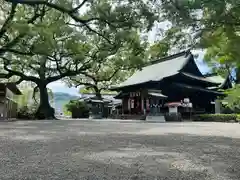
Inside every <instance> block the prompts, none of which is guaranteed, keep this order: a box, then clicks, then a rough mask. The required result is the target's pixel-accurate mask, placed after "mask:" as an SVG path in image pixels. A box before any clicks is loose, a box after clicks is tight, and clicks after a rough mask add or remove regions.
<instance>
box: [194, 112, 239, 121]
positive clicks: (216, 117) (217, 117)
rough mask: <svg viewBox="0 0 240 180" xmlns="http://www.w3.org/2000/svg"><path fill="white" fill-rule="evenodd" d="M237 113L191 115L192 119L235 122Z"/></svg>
mask: <svg viewBox="0 0 240 180" xmlns="http://www.w3.org/2000/svg"><path fill="white" fill-rule="evenodd" d="M237 117H238V115H237V114H201V115H195V116H193V121H203V122H230V121H235V122H237Z"/></svg>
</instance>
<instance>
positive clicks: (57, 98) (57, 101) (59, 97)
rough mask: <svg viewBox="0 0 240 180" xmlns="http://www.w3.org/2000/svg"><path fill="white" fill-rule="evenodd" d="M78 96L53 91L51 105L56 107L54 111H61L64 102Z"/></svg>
mask: <svg viewBox="0 0 240 180" xmlns="http://www.w3.org/2000/svg"><path fill="white" fill-rule="evenodd" d="M79 97H80V96H74V95H71V94H68V93H62V92H54V93H53V99H54V103H53V107H54V108H55V109H56V111H59V110H60V111H63V107H64V105H65V104H67V103H68V102H69V101H70V100H75V99H78V98H79Z"/></svg>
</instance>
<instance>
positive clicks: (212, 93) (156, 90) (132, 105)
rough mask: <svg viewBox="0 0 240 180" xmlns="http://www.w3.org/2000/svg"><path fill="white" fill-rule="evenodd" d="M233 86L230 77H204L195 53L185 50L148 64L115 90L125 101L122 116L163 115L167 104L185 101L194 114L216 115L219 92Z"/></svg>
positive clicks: (123, 101)
mask: <svg viewBox="0 0 240 180" xmlns="http://www.w3.org/2000/svg"><path fill="white" fill-rule="evenodd" d="M231 87H232V84H231V81H230V78H229V76H228V77H226V78H225V79H223V78H221V77H219V76H209V75H208V76H204V75H203V74H202V73H201V72H200V70H199V69H198V67H197V64H196V63H195V60H194V56H193V55H192V53H191V52H190V51H184V52H180V53H178V54H174V55H171V56H168V57H165V58H162V59H159V60H157V61H153V62H151V63H149V64H148V65H146V66H145V67H143V68H142V69H141V70H139V71H137V72H135V73H134V74H133V75H132V76H131V77H130V78H128V79H127V80H126V81H124V82H123V83H121V84H119V85H118V86H116V87H114V88H112V89H113V90H116V91H118V92H119V94H118V95H117V96H116V97H115V98H117V99H122V113H123V114H162V113H165V112H168V108H167V107H166V106H165V105H166V104H167V103H182V102H183V101H184V100H185V99H188V101H190V102H191V104H192V111H193V112H195V113H213V112H214V103H213V102H214V101H215V100H216V99H217V98H218V97H221V96H224V94H223V93H222V92H221V91H220V90H221V89H228V88H231ZM179 109H180V110H179V111H180V112H181V111H182V112H183V111H185V110H184V109H186V108H181V107H179Z"/></svg>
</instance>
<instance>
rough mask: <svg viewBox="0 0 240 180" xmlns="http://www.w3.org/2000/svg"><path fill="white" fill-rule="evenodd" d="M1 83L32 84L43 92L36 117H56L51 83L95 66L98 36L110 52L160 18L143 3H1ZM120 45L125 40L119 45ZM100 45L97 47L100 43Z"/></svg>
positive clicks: (14, 0) (22, 0)
mask: <svg viewBox="0 0 240 180" xmlns="http://www.w3.org/2000/svg"><path fill="white" fill-rule="evenodd" d="M0 3H1V5H0V11H1V14H3V16H2V17H3V19H1V21H0V24H1V29H0V59H1V64H2V65H3V66H2V68H3V69H4V72H2V73H1V77H2V78H10V77H13V76H17V77H19V80H18V82H17V83H20V82H22V81H31V82H34V83H35V84H36V87H37V88H38V89H39V92H40V105H39V108H38V111H37V113H36V115H37V117H38V118H54V110H53V108H51V106H50V104H49V99H48V93H47V88H46V86H47V84H49V83H51V82H54V81H57V80H60V79H62V78H64V77H71V76H76V75H78V74H79V73H81V72H85V71H86V70H87V69H89V68H90V67H91V66H92V63H93V61H94V59H93V58H92V56H94V54H95V47H94V46H92V44H91V43H88V42H89V41H92V40H93V39H94V37H98V38H99V39H100V40H101V44H104V45H105V47H107V48H109V49H114V48H115V47H116V46H117V47H118V46H123V45H124V43H119V40H120V39H121V38H123V37H124V36H125V35H126V32H127V33H131V31H134V32H146V31H148V30H149V29H150V28H151V26H152V25H153V23H154V21H155V20H156V17H155V15H154V13H153V12H154V9H153V8H152V9H150V7H151V5H152V4H151V1H148V2H147V3H146V2H145V1H143V0H124V1H115V2H113V1H111V0H95V1H93V0H82V1H81V2H79V0H59V1H50V0H5V1H4V0H1V1H0ZM121 42H122V41H121ZM96 43H98V42H96Z"/></svg>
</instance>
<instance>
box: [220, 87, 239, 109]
mask: <svg viewBox="0 0 240 180" xmlns="http://www.w3.org/2000/svg"><path fill="white" fill-rule="evenodd" d="M226 94H227V96H226V98H225V99H224V100H223V101H225V102H227V107H229V108H230V109H231V110H232V111H234V112H240V85H236V86H235V87H234V88H232V89H229V90H227V91H226Z"/></svg>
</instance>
